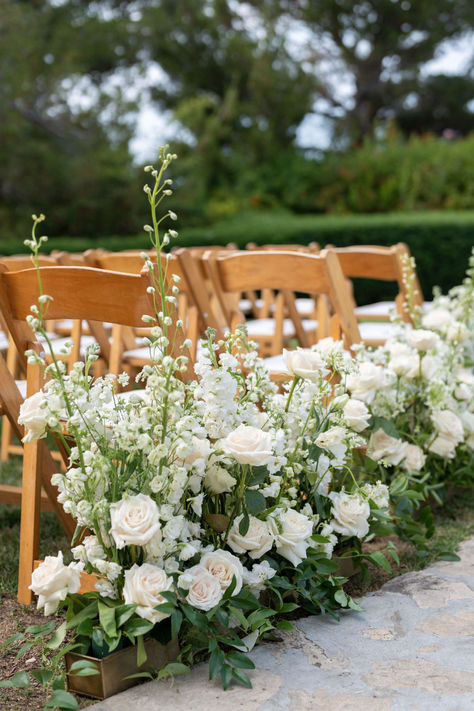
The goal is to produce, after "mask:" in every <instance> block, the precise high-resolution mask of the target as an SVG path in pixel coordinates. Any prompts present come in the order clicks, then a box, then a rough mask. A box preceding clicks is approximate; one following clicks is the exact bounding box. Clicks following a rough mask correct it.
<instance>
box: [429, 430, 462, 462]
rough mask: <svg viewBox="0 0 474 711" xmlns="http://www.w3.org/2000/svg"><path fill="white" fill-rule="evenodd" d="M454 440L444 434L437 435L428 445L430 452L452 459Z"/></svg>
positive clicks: (454, 446)
mask: <svg viewBox="0 0 474 711" xmlns="http://www.w3.org/2000/svg"><path fill="white" fill-rule="evenodd" d="M456 446H457V443H456V440H452V439H451V438H449V437H445V436H444V435H438V436H437V437H436V438H435V439H434V440H433V441H432V442H431V444H430V446H429V447H428V450H429V451H430V452H433V453H434V454H439V456H440V457H444V458H445V459H452V458H453V457H454V454H455V452H456Z"/></svg>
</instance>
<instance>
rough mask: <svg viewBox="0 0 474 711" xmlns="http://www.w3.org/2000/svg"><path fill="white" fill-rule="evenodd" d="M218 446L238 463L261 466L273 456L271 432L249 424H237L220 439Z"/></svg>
mask: <svg viewBox="0 0 474 711" xmlns="http://www.w3.org/2000/svg"><path fill="white" fill-rule="evenodd" d="M220 446H221V448H222V449H223V450H224V452H226V454H230V455H231V456H232V457H233V458H234V459H235V460H236V461H237V462H239V464H250V465H251V466H261V465H263V464H268V463H269V462H270V460H271V459H272V456H273V452H272V436H271V434H270V433H269V432H264V431H263V430H260V429H258V428H257V427H250V426H249V425H239V426H238V427H237V429H236V430H234V431H233V432H231V433H230V434H229V435H227V437H226V438H225V439H222V440H221V441H220Z"/></svg>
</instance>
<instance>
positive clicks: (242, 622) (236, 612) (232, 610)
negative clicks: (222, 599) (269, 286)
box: [229, 605, 249, 630]
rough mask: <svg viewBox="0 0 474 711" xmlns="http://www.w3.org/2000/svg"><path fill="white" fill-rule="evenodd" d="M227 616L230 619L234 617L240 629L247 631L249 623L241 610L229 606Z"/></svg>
mask: <svg viewBox="0 0 474 711" xmlns="http://www.w3.org/2000/svg"><path fill="white" fill-rule="evenodd" d="M229 614H230V615H231V616H232V617H235V618H236V619H237V620H238V621H239V622H240V625H241V627H243V629H244V630H247V629H248V626H249V623H248V622H247V618H246V617H245V615H244V614H243V613H242V611H241V610H239V609H238V608H237V607H234V606H233V605H229Z"/></svg>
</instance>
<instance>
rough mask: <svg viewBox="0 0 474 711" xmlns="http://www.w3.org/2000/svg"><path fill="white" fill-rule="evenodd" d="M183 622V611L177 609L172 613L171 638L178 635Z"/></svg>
mask: <svg viewBox="0 0 474 711" xmlns="http://www.w3.org/2000/svg"><path fill="white" fill-rule="evenodd" d="M182 623H183V613H182V612H181V611H180V610H175V611H174V612H173V614H172V615H171V638H172V639H174V638H175V637H177V636H178V634H179V630H180V629H181V625H182Z"/></svg>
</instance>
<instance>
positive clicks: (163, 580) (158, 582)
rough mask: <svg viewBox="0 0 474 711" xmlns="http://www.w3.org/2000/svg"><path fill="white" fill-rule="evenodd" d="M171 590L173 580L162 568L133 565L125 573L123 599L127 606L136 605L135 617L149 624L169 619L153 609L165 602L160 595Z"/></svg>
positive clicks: (147, 564) (164, 613)
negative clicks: (141, 618)
mask: <svg viewBox="0 0 474 711" xmlns="http://www.w3.org/2000/svg"><path fill="white" fill-rule="evenodd" d="M172 589H173V579H172V578H170V577H168V576H167V575H166V573H165V571H164V570H163V569H162V568H158V567H157V566H156V565H152V564H151V563H143V565H137V564H135V565H132V567H131V568H130V569H129V570H126V571H125V583H124V586H123V599H124V600H125V602H126V603H127V604H128V605H130V604H134V605H137V615H140V617H143V618H144V619H146V620H150V622H153V623H156V622H161V620H164V619H165V618H166V617H169V615H170V613H168V612H160V611H159V610H155V609H154V608H155V607H156V606H157V605H162V604H163V603H165V602H166V598H164V597H163V595H162V594H161V593H163V592H167V591H168V590H172Z"/></svg>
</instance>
